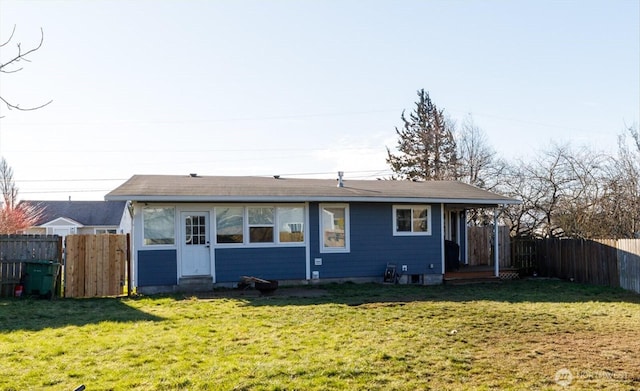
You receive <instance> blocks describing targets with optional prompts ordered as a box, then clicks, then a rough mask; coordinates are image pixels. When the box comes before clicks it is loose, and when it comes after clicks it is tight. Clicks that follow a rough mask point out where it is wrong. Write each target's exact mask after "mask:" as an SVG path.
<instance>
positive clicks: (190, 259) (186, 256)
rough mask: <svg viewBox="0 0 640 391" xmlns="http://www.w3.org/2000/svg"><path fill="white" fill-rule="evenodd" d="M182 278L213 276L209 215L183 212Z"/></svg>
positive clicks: (206, 213)
mask: <svg viewBox="0 0 640 391" xmlns="http://www.w3.org/2000/svg"><path fill="white" fill-rule="evenodd" d="M180 216H181V225H182V229H181V231H182V232H181V236H182V253H181V260H182V262H181V265H182V266H181V269H182V276H183V277H184V276H208V275H211V252H210V247H211V246H210V244H209V213H208V212H182V213H181V214H180Z"/></svg>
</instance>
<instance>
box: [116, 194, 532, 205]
mask: <svg viewBox="0 0 640 391" xmlns="http://www.w3.org/2000/svg"><path fill="white" fill-rule="evenodd" d="M105 199H106V200H107V201H138V202H384V203H424V204H441V203H444V204H464V205H474V206H475V205H483V206H498V205H506V204H520V203H521V202H520V201H518V200H475V199H451V198H421V197H330V196H329V197H322V196H311V197H304V196H208V195H207V196H109V197H105Z"/></svg>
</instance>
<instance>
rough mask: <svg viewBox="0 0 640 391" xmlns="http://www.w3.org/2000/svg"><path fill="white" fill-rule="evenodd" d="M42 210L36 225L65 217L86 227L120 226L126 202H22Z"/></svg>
mask: <svg viewBox="0 0 640 391" xmlns="http://www.w3.org/2000/svg"><path fill="white" fill-rule="evenodd" d="M23 203H27V204H29V205H35V206H37V207H38V208H41V209H42V215H41V217H40V219H38V221H37V222H36V224H35V225H42V224H46V223H48V222H50V221H53V220H55V219H57V218H60V217H63V218H67V219H71V220H74V221H77V222H78V223H80V224H82V225H85V226H118V225H120V220H121V219H122V214H123V213H124V208H125V206H126V201H108V202H107V201H22V202H21V204H23Z"/></svg>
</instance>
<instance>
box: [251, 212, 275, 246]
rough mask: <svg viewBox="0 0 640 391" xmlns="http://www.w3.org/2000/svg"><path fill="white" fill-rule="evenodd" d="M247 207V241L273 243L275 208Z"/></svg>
mask: <svg viewBox="0 0 640 391" xmlns="http://www.w3.org/2000/svg"><path fill="white" fill-rule="evenodd" d="M247 209H248V210H247V214H248V217H249V218H248V222H249V243H273V228H274V210H275V208H272V207H249V208H247Z"/></svg>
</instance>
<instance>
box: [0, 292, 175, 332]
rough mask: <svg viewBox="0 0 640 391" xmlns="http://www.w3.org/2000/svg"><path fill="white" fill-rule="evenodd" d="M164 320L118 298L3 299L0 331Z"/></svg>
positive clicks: (0, 308)
mask: <svg viewBox="0 0 640 391" xmlns="http://www.w3.org/2000/svg"><path fill="white" fill-rule="evenodd" d="M161 320H164V319H163V318H161V317H158V316H154V315H150V314H147V313H145V312H142V311H140V310H137V309H136V308H133V307H131V306H128V305H127V304H126V303H124V302H123V300H121V299H119V298H101V299H59V300H33V299H19V300H18V299H3V300H0V333H4V332H11V331H16V330H28V331H38V330H43V329H46V328H58V327H66V326H84V325H88V324H97V323H100V322H141V321H142V322H144V321H152V322H156V321H161Z"/></svg>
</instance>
